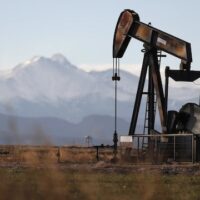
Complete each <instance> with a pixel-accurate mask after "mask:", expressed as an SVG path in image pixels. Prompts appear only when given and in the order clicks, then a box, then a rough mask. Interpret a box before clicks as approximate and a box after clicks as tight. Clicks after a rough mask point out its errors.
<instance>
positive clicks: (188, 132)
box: [112, 10, 200, 161]
mask: <svg viewBox="0 0 200 200" xmlns="http://www.w3.org/2000/svg"><path fill="white" fill-rule="evenodd" d="M131 38H135V39H137V40H140V41H141V42H143V43H144V49H143V50H142V52H143V53H144V58H143V64H142V69H141V74H140V78H139V84H138V89H137V93H136V98H135V104H134V108H133V114H132V119H131V124H130V129H129V135H130V136H133V137H136V136H137V137H142V135H141V134H140V135H139V134H136V133H135V130H136V124H137V120H138V113H139V110H140V106H141V99H142V96H143V95H146V98H147V108H146V114H145V119H146V121H147V123H145V127H144V129H146V130H147V133H146V136H147V137H148V140H147V143H148V148H149V149H153V151H155V148H156V149H157V150H156V151H157V152H158V151H159V152H162V157H163V158H168V157H171V155H172V154H173V156H174V158H175V157H176V160H177V157H178V156H177V155H178V154H179V158H180V160H181V159H182V158H183V159H182V160H187V158H185V157H184V156H185V155H191V154H192V155H191V158H192V161H194V160H198V159H199V155H198V154H199V146H200V145H199V144H198V142H197V141H198V140H199V139H198V138H199V134H200V107H199V106H198V105H196V104H193V103H188V104H186V105H184V106H183V107H182V108H181V109H180V111H179V112H177V111H167V104H168V84H169V78H172V79H173V80H175V81H186V82H193V81H195V80H197V79H198V78H200V71H192V70H191V62H192V52H191V45H190V43H188V42H186V41H184V40H181V39H179V38H177V37H175V36H173V35H170V34H168V33H165V32H163V31H161V30H159V29H156V28H154V27H152V26H151V25H150V24H145V23H142V22H140V18H139V15H138V14H137V13H136V12H134V11H132V10H124V11H123V12H122V13H121V14H120V16H119V19H118V22H117V25H116V29H115V33H114V40H113V77H112V80H113V81H115V85H116V88H117V81H119V80H120V76H119V58H122V57H123V55H124V53H125V51H126V49H127V47H128V44H129V42H130V40H131ZM161 51H163V52H165V53H168V54H171V55H172V56H175V57H177V58H179V59H181V63H180V68H179V69H178V70H171V69H170V68H169V67H166V70H165V77H166V78H165V92H164V90H163V84H162V80H161V75H160V60H161V57H164V56H165V55H162V53H161ZM147 74H148V77H147ZM146 77H147V81H148V89H147V91H144V85H145V81H146ZM116 88H115V90H116V91H117V89H116ZM116 97H117V95H116ZM156 104H157V105H158V111H159V116H160V123H161V129H162V130H161V132H159V131H156V130H155V127H154V126H155V110H156ZM115 121H116V120H115ZM144 134H145V133H144ZM169 134H170V135H169ZM146 136H145V135H143V143H144V137H146ZM153 136H155V137H153ZM177 136H180V137H178V138H177ZM184 136H185V137H184ZM187 136H188V137H187ZM190 136H191V137H190ZM185 138H186V139H185ZM188 138H189V139H188ZM191 138H192V139H191ZM155 140H156V142H155ZM117 141H118V140H117V131H116V127H115V134H114V144H115V145H114V146H115V147H116V143H117ZM184 141H185V142H184ZM194 142H195V143H194ZM184 145H185V146H184ZM150 147H151V148H150ZM174 148H176V150H175V152H174ZM171 149H173V151H171ZM179 149H182V150H181V151H180V152H178V151H179ZM188 152H189V153H188ZM181 154H182V156H181ZM164 155H166V156H164Z"/></svg>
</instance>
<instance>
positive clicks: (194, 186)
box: [0, 167, 200, 200]
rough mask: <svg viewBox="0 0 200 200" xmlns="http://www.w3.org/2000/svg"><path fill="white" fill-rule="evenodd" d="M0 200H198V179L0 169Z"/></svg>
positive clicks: (199, 192)
mask: <svg viewBox="0 0 200 200" xmlns="http://www.w3.org/2000/svg"><path fill="white" fill-rule="evenodd" d="M0 177H1V179H0V180H1V182H0V199H2V200H3V199H6V200H7V199H8V200H10V199H11V200H12V199H16V200H18V199H19V200H24V199H26V200H27V199H29V200H31V199H34V200H35V199H37V200H39V199H48V200H51V199H56V200H62V199H66V200H73V199H74V200H75V199H77V200H90V199H91V200H92V199H94V200H96V199H97V200H112V199H113V200H129V199H131V200H137V199H139V200H140V199H141V200H143V199H144V200H146V199H152V200H157V199H158V200H162V199H164V200H165V199H166V200H168V199H169V200H170V199H176V200H178V199H180V200H184V199H192V200H193V199H200V176H194V175H193V176H190V175H183V174H179V175H160V174H156V173H153V174H152V173H148V172H143V173H139V174H137V173H129V172H121V173H116V172H112V171H105V172H104V171H95V170H92V169H88V170H80V169H78V168H77V169H76V170H73V169H65V168H63V169H62V168H57V167H52V168H42V169H41V168H37V167H34V168H22V167H16V168H0Z"/></svg>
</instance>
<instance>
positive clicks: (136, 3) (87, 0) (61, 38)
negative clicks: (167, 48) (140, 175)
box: [0, 0, 200, 69]
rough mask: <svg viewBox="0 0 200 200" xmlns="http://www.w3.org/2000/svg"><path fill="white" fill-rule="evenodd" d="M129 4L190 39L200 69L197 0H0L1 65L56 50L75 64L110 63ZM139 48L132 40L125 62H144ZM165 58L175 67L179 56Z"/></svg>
mask: <svg viewBox="0 0 200 200" xmlns="http://www.w3.org/2000/svg"><path fill="white" fill-rule="evenodd" d="M125 8H129V9H133V10H135V11H136V12H138V13H139V15H140V19H141V21H143V22H145V23H148V22H151V23H152V25H153V26H155V27H157V28H159V29H161V30H164V31H166V32H168V33H171V34H173V35H175V36H177V37H180V38H181V39H184V40H186V41H188V42H191V44H192V51H193V60H194V62H193V66H194V67H193V69H198V68H197V67H198V66H200V55H199V52H200V37H199V36H200V26H199V19H200V12H199V9H200V1H198V0H190V1H181V0H176V1H160V0H151V1H147V0H99V1H97V0H48V1H47V0H0V68H6V67H13V66H15V65H16V64H18V63H19V62H22V61H24V60H27V59H29V58H31V57H33V56H36V55H43V56H51V55H52V54H54V53H58V52H59V53H62V54H64V55H65V56H66V57H67V58H68V59H69V60H70V61H71V62H72V63H74V64H76V65H82V64H86V65H94V66H95V65H104V64H109V63H111V62H112V40H113V33H114V28H115V25H116V22H117V19H118V16H119V14H120V12H121V11H123V10H124V9H125ZM141 48H142V43H140V42H138V41H136V40H133V41H132V42H131V44H130V47H129V48H128V50H127V53H126V55H125V56H124V58H123V60H122V63H128V64H138V63H141V62H142V53H141V52H140V49H141ZM165 62H166V64H168V65H174V66H175V65H178V63H179V60H178V59H174V58H172V57H171V56H169V57H168V58H167V59H165V61H164V64H165ZM172 68H173V67H172ZM174 68H177V66H175V67H174Z"/></svg>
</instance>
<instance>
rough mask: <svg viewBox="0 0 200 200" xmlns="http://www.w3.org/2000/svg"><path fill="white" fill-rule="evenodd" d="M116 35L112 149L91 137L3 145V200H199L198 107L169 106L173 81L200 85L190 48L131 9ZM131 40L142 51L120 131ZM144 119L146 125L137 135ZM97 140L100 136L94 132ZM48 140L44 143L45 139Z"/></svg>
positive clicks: (0, 147) (0, 170)
mask: <svg viewBox="0 0 200 200" xmlns="http://www.w3.org/2000/svg"><path fill="white" fill-rule="evenodd" d="M174 20H176V19H174ZM163 23H164V22H163ZM165 30H167V28H166V29H165ZM183 31H184V30H183ZM113 32H114V37H113V42H112V46H111V48H112V58H111V60H112V59H113V68H112V70H111V71H110V72H111V73H110V80H109V81H110V82H112V83H113V94H112V95H113V96H114V97H113V99H114V101H113V102H112V105H113V110H114V113H113V116H114V117H113V118H112V119H114V120H113V132H110V136H111V137H112V140H111V141H110V143H109V144H101V143H99V144H93V142H92V139H93V138H92V137H91V136H90V133H88V135H87V136H85V137H84V144H67V145H56V144H54V143H53V142H52V143H51V142H47V143H46V144H45V145H31V144H30V145H28V144H21V143H19V144H17V143H15V144H9V143H8V144H2V145H0V177H1V180H2V183H1V184H0V199H19V200H21V199H22V200H23V199H83V200H84V199H86V200H90V199H91V200H92V199H98V200H101V199H116V200H118V199H123V200H126V199H144V200H146V199H199V198H200V192H199V186H200V105H199V104H200V100H199V104H198V103H197V102H196V103H194V102H186V103H184V104H183V105H178V107H179V108H180V109H179V110H177V107H174V109H173V108H172V109H171V107H170V109H169V106H168V104H169V98H170V93H169V88H170V81H171V80H173V81H174V82H175V84H176V83H178V82H185V83H192V82H194V81H197V80H198V79H199V78H200V71H198V70H193V67H192V61H193V58H192V45H191V44H190V43H189V42H187V41H185V40H183V39H180V38H179V37H177V36H175V35H172V34H173V33H167V32H165V31H163V30H160V29H159V27H154V26H152V25H151V23H149V24H147V23H143V22H142V19H140V16H139V14H138V13H137V12H135V11H133V10H130V9H126V10H124V11H122V12H121V13H120V15H119V18H118V20H117V23H116V26H115V30H113ZM136 40H137V42H139V43H142V45H143V48H142V49H141V51H140V52H138V54H139V53H140V54H142V55H143V60H141V63H142V65H141V66H140V75H139V79H138V83H137V86H136V88H137V89H136V91H135V94H136V95H135V96H133V97H132V100H133V102H132V103H133V107H132V110H131V113H132V116H131V119H130V124H129V131H128V132H121V131H119V128H120V123H118V121H119V120H118V117H119V115H120V110H119V109H118V103H119V102H118V97H119V95H120V92H121V90H119V86H120V81H122V80H123V75H122V73H120V70H123V56H124V55H125V54H126V50H127V49H128V48H129V44H131V43H134V42H135V41H136ZM168 57H174V58H176V59H177V60H179V61H180V62H179V63H180V64H179V65H178V66H162V60H163V59H167V58H168ZM133 59H134V57H133ZM161 66H162V68H163V67H164V68H165V74H164V76H163V75H161ZM87 78H88V77H86V79H87ZM78 79H79V77H78V78H77V80H78ZM98 81H99V80H98ZM100 81H102V80H100ZM127 87H128V86H127ZM186 89H187V88H186ZM63 95H64V93H63ZM105 95H107V94H106V91H105ZM185 95H187V91H185ZM194 95H196V94H194ZM88 98H90V97H88ZM100 99H101V98H100ZM142 102H145V104H142ZM83 104H84V103H83ZM74 105H75V106H76V102H75V103H74ZM143 105H145V106H143ZM84 106H85V105H84ZM96 107H98V105H97V106H96ZM141 110H142V111H141ZM63 112H65V110H64V108H63ZM74 112H76V111H74ZM141 112H142V113H143V117H142V121H143V125H142V128H140V129H139V131H138V129H137V126H138V121H139V115H140V113H141ZM80 115H81V114H80ZM92 122H93V121H92ZM27 123H28V122H27ZM0 124H1V122H0ZM74 126H75V125H74ZM85 126H86V125H85ZM82 127H84V126H82ZM104 128H105V129H106V125H105V127H104ZM59 130H60V129H59ZM92 131H93V130H91V132H92ZM5 132H6V131H5ZM80 134H81V133H80ZM81 137H82V135H81ZM98 137H100V138H101V137H103V136H101V133H99V135H98ZM36 139H38V140H39V139H40V136H38V137H37V138H36ZM45 139H46V141H49V140H48V139H49V138H48V136H47V137H46V138H45ZM61 140H62V138H61ZM63 140H64V139H63ZM182 185H184V191H183V187H182Z"/></svg>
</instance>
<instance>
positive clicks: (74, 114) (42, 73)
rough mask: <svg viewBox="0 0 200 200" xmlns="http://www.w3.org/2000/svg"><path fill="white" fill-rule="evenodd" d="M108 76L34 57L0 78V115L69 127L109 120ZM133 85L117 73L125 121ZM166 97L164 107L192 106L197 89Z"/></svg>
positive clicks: (111, 96) (56, 59)
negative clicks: (52, 119)
mask: <svg viewBox="0 0 200 200" xmlns="http://www.w3.org/2000/svg"><path fill="white" fill-rule="evenodd" d="M122 67H123V66H122ZM111 76H112V70H107V71H102V72H94V71H93V72H85V71H84V70H81V69H79V68H78V67H76V66H74V65H73V64H71V63H70V62H69V61H68V60H67V59H66V58H65V57H64V56H63V55H61V54H56V55H53V56H52V57H50V58H46V57H34V58H32V59H30V60H28V61H25V62H23V63H21V64H19V65H17V66H16V67H14V68H13V69H11V70H8V71H1V72H0V93H1V95H0V112H1V113H4V114H14V115H18V116H29V117H43V116H48V117H58V118H62V119H66V120H68V121H70V122H79V121H81V120H82V119H83V118H84V117H86V116H89V115H94V114H98V115H111V116H112V115H113V114H114V83H113V82H112V81H111ZM137 85H138V77H137V76H134V75H133V74H130V73H128V72H125V71H121V81H120V82H119V90H118V101H119V103H118V107H119V112H118V113H119V116H120V117H121V118H123V119H126V120H130V118H131V113H132V108H133V103H134V98H135V94H136V90H137ZM186 90H187V93H186ZM169 95H170V98H171V100H170V102H169V103H170V105H169V107H171V108H172V109H173V107H174V106H175V109H177V106H178V105H180V104H181V103H182V101H183V100H184V101H186V102H187V101H190V100H191V99H192V100H195V101H198V95H199V93H198V90H197V88H192V89H191V88H190V89H188V88H179V89H176V88H171V89H170V94H169ZM177 100H178V101H177ZM144 102H145V101H143V103H144ZM177 102H178V105H177ZM181 105H182V104H181ZM181 105H180V106H179V107H181Z"/></svg>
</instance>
